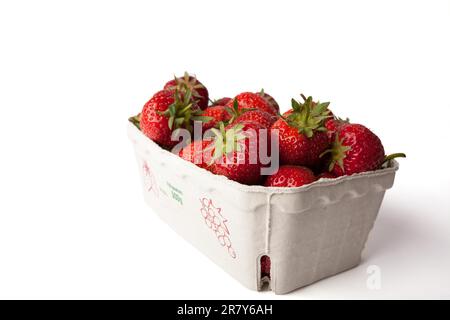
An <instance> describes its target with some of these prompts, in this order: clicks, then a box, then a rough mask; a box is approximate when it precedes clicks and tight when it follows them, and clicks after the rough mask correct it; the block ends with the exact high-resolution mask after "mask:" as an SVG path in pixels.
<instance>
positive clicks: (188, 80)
mask: <svg viewBox="0 0 450 320" xmlns="http://www.w3.org/2000/svg"><path fill="white" fill-rule="evenodd" d="M164 89H167V90H171V91H174V90H178V91H180V92H181V93H185V91H186V90H189V91H190V92H191V95H192V99H193V100H195V101H196V102H197V105H198V106H199V107H200V109H202V110H203V109H206V107H207V106H208V99H209V95H208V89H206V87H205V86H204V85H203V84H202V83H201V82H200V81H198V80H197V78H196V77H195V76H191V75H189V74H188V73H187V72H185V73H184V76H183V77H179V78H177V77H175V79H173V80H170V81H169V82H167V83H166V84H165V85H164Z"/></svg>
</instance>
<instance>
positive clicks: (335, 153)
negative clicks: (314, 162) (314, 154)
mask: <svg viewBox="0 0 450 320" xmlns="http://www.w3.org/2000/svg"><path fill="white" fill-rule="evenodd" d="M351 149H352V148H351V147H349V146H346V145H344V144H343V139H339V137H338V136H337V135H336V138H335V140H334V142H333V145H332V147H331V148H330V149H328V150H325V151H324V152H322V154H321V155H320V157H323V156H324V155H326V154H331V159H330V165H329V166H328V171H330V172H331V171H333V169H334V166H335V165H338V166H339V167H340V168H341V169H342V171H344V172H345V169H344V159H345V158H346V157H347V152H348V151H350V150H351Z"/></svg>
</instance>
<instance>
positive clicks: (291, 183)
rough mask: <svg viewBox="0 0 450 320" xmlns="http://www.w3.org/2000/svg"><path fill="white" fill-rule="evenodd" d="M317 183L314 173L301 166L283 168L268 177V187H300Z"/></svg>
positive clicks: (266, 183)
mask: <svg viewBox="0 0 450 320" xmlns="http://www.w3.org/2000/svg"><path fill="white" fill-rule="evenodd" d="M314 181H316V177H315V176H314V173H313V172H312V171H311V170H310V169H308V168H306V167H300V166H291V165H285V166H281V167H280V168H279V169H278V171H277V172H276V173H274V174H273V175H271V176H269V177H267V179H266V182H265V183H264V185H265V186H266V187H300V186H303V185H305V184H309V183H312V182H314Z"/></svg>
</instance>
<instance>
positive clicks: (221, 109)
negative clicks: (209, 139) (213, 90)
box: [202, 105, 231, 130]
mask: <svg viewBox="0 0 450 320" xmlns="http://www.w3.org/2000/svg"><path fill="white" fill-rule="evenodd" d="M202 116H204V117H208V118H210V119H209V120H208V119H206V120H207V121H205V122H203V130H208V129H210V128H212V127H215V126H216V125H217V124H218V123H219V122H220V121H222V122H228V121H229V120H230V119H231V114H230V112H229V110H228V107H225V106H221V105H216V106H211V107H208V108H206V109H205V110H203V112H202Z"/></svg>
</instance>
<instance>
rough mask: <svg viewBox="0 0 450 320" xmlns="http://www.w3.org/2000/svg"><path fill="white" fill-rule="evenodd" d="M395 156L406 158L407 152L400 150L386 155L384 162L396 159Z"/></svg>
mask: <svg viewBox="0 0 450 320" xmlns="http://www.w3.org/2000/svg"><path fill="white" fill-rule="evenodd" d="M395 158H406V154H404V153H401V152H398V153H393V154H390V155H388V156H385V157H384V161H383V163H382V164H385V163H386V162H388V161H390V160H392V159H395Z"/></svg>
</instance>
